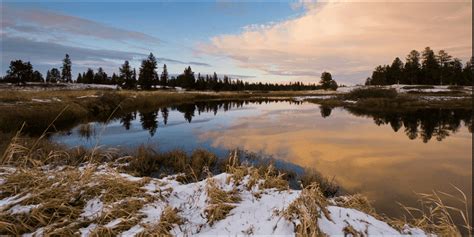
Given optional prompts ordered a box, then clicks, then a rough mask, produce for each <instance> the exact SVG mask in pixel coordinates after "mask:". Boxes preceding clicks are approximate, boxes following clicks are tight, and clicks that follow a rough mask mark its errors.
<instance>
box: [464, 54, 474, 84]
mask: <svg viewBox="0 0 474 237" xmlns="http://www.w3.org/2000/svg"><path fill="white" fill-rule="evenodd" d="M462 73H463V75H464V76H463V78H464V80H463V85H468V86H473V82H474V57H471V59H470V60H469V61H468V62H466V66H465V67H464V69H463V71H462Z"/></svg>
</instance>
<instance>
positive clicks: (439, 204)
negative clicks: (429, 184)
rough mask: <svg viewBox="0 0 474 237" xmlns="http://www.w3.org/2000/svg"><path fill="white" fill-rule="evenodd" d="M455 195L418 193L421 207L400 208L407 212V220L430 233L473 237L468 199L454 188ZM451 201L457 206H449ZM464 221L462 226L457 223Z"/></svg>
mask: <svg viewBox="0 0 474 237" xmlns="http://www.w3.org/2000/svg"><path fill="white" fill-rule="evenodd" d="M453 188H454V190H455V192H454V194H451V193H445V192H437V191H433V192H432V193H418V194H417V195H418V197H419V200H418V201H419V204H420V207H407V206H404V205H403V204H400V206H401V207H402V208H403V209H404V210H405V211H406V213H407V215H408V217H406V218H407V220H408V221H409V222H410V223H411V224H412V225H413V226H416V227H419V228H421V229H423V230H425V231H427V232H429V233H436V234H439V235H440V236H464V235H467V236H472V234H473V227H472V225H471V221H472V220H471V218H472V217H469V207H468V199H467V197H466V194H465V193H464V192H463V191H462V190H460V189H459V188H457V187H456V186H453ZM449 201H454V202H455V203H457V204H460V205H456V206H462V207H461V208H459V207H454V206H453V205H448V204H447V203H448V202H449ZM456 219H460V220H462V223H461V224H457V223H456V222H455V220H456Z"/></svg>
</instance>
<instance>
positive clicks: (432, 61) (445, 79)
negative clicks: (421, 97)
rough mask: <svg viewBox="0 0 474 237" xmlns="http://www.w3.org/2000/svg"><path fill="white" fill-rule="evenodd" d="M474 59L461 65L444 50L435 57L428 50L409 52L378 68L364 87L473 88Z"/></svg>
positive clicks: (459, 61) (457, 59)
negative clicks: (396, 85)
mask: <svg viewBox="0 0 474 237" xmlns="http://www.w3.org/2000/svg"><path fill="white" fill-rule="evenodd" d="M473 64H474V57H471V59H470V60H469V61H468V62H466V64H465V65H464V67H463V64H462V62H461V60H460V59H459V58H453V56H451V55H449V54H448V53H447V52H446V51H445V50H440V51H439V52H438V53H437V54H435V53H434V51H433V50H432V49H431V48H430V47H426V48H425V49H424V50H423V51H422V52H421V53H420V52H418V51H416V50H412V51H411V52H410V53H409V54H408V55H407V56H406V59H405V63H403V62H402V60H400V58H398V57H397V58H395V59H394V60H393V62H392V64H391V65H383V66H382V65H379V66H377V67H376V68H375V70H374V71H373V72H372V76H371V77H368V78H367V80H366V82H365V84H366V85H393V84H408V85H472V84H473V78H474V76H473V72H474V71H473V70H474V67H473Z"/></svg>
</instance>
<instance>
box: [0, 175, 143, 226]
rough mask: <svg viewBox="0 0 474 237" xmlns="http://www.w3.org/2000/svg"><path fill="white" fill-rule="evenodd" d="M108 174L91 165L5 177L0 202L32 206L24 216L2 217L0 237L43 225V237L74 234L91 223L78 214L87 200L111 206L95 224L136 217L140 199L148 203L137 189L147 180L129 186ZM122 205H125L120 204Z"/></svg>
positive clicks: (141, 203)
mask: <svg viewBox="0 0 474 237" xmlns="http://www.w3.org/2000/svg"><path fill="white" fill-rule="evenodd" d="M111 172H112V171H108V172H107V173H101V172H98V170H97V168H96V167H95V166H89V167H85V168H84V169H83V170H82V171H80V170H79V169H77V168H75V167H68V166H66V167H63V168H61V169H59V170H44V168H28V169H21V168H19V169H17V170H16V171H15V172H13V173H11V174H9V175H8V176H6V177H5V181H4V183H3V184H2V186H1V188H0V189H1V194H0V197H1V198H5V197H12V196H17V197H23V198H22V199H21V201H19V202H17V203H14V204H20V205H35V207H34V208H33V209H32V210H31V212H30V213H29V214H15V215H13V214H10V213H6V212H2V213H1V214H0V227H2V228H0V230H2V231H0V234H15V235H16V234H23V233H28V232H33V231H35V230H37V229H38V228H41V227H45V226H47V229H45V230H44V231H45V233H50V234H73V233H75V232H76V231H77V230H78V229H79V228H80V227H81V226H83V225H86V224H88V223H89V222H90V220H87V219H83V218H81V216H80V215H81V213H82V211H83V209H84V207H85V205H86V203H87V201H88V200H91V199H93V198H95V197H100V200H101V202H103V203H104V205H106V206H110V207H111V209H110V210H109V211H107V212H104V213H103V215H101V216H100V217H98V218H99V219H98V222H99V223H104V222H108V221H110V220H113V219H117V218H123V219H124V220H130V219H132V218H137V217H136V216H137V215H138V214H137V212H138V210H139V209H140V208H141V207H142V206H143V203H144V202H145V201H143V200H147V199H148V200H149V198H150V197H149V195H148V194H146V193H145V191H144V190H143V189H142V188H141V187H142V186H143V185H144V183H145V182H147V181H148V180H147V179H143V180H140V181H130V180H127V179H126V178H123V177H122V176H120V175H118V174H114V173H111ZM124 200H130V201H125V203H124ZM118 202H119V203H118ZM8 208H9V207H6V208H5V209H8ZM125 222H126V221H124V222H123V223H125ZM133 225H134V224H133V223H132V224H129V225H128V226H127V227H131V226H133ZM63 231H66V232H63Z"/></svg>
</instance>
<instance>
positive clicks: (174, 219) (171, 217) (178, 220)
mask: <svg viewBox="0 0 474 237" xmlns="http://www.w3.org/2000/svg"><path fill="white" fill-rule="evenodd" d="M184 221H185V220H184V218H183V217H181V216H180V215H179V210H178V209H177V208H173V207H171V206H169V205H168V206H166V207H165V208H164V210H163V212H162V213H161V216H160V220H159V222H158V223H157V224H153V225H146V226H145V230H144V231H142V232H140V233H138V235H137V236H173V235H172V234H171V232H170V231H171V230H172V229H173V228H175V227H176V226H179V225H182V224H184Z"/></svg>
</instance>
